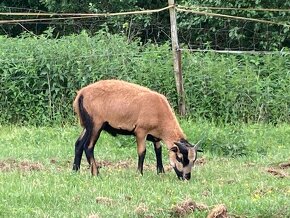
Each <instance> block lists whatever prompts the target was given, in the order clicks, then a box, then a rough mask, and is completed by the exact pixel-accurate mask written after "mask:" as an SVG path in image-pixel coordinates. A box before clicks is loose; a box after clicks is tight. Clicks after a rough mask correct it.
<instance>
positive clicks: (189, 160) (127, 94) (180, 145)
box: [73, 80, 198, 180]
mask: <svg viewBox="0 0 290 218" xmlns="http://www.w3.org/2000/svg"><path fill="white" fill-rule="evenodd" d="M73 106H74V110H75V112H76V113H77V115H78V117H79V120H80V124H81V126H82V127H83V128H84V129H83V131H82V134H81V135H80V137H79V138H78V140H77V141H76V144H75V159H74V165H73V170H75V171H77V170H79V169H80V162H81V158H82V153H83V150H85V154H86V157H87V160H88V162H89V164H90V165H91V173H92V175H97V174H98V167H97V164H96V161H95V158H94V146H95V144H96V142H97V140H98V138H99V136H100V133H101V131H102V130H105V131H106V132H108V133H110V134H111V135H113V136H116V135H118V134H121V135H134V136H135V137H136V140H137V152H138V170H139V171H140V173H141V174H143V163H144V158H145V154H146V144H145V141H146V140H148V141H151V142H153V144H154V148H155V154H156V159H157V173H163V172H164V168H163V164H162V156H161V154H162V149H161V144H160V141H161V140H162V141H163V142H164V143H165V144H166V146H167V148H168V149H169V150H170V152H169V158H170V164H171V166H172V167H173V169H174V170H175V172H176V174H177V176H178V178H181V179H187V180H189V179H190V176H191V168H192V166H193V164H194V162H195V160H196V156H197V154H196V153H197V151H198V148H197V145H195V146H192V145H191V144H190V143H189V142H188V141H187V140H186V137H185V135H184V133H183V132H182V130H181V128H180V126H179V124H178V121H177V119H176V117H175V115H174V112H173V110H172V109H171V107H170V105H169V103H168V101H167V99H166V97H165V96H163V95H161V94H159V93H157V92H154V91H151V90H150V89H148V88H145V87H142V86H139V85H136V84H132V83H128V82H125V81H120V80H101V81H98V82H96V83H93V84H91V85H88V86H86V87H84V88H82V89H81V90H80V91H79V92H78V94H77V96H76V98H75V100H74V103H73Z"/></svg>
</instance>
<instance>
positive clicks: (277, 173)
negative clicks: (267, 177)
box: [266, 168, 288, 178]
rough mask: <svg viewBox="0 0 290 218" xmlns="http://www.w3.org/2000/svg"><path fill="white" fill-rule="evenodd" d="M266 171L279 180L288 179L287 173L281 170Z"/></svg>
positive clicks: (271, 169) (270, 169) (269, 169)
mask: <svg viewBox="0 0 290 218" xmlns="http://www.w3.org/2000/svg"><path fill="white" fill-rule="evenodd" d="M266 171H267V172H268V173H270V174H271V175H273V176H277V177H279V178H285V177H288V175H287V173H286V172H284V171H283V170H279V169H275V168H267V169H266Z"/></svg>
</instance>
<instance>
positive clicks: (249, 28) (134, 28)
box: [0, 0, 290, 50]
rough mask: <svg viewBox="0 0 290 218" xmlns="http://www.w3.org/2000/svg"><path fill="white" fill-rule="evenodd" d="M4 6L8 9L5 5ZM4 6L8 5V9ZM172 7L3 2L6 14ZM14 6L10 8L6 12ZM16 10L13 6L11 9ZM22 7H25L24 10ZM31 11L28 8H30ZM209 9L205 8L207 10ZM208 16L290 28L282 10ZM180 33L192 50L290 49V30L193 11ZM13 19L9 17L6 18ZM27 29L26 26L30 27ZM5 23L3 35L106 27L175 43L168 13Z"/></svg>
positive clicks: (134, 2) (188, 1) (89, 0)
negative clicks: (46, 30) (170, 39)
mask: <svg viewBox="0 0 290 218" xmlns="http://www.w3.org/2000/svg"><path fill="white" fill-rule="evenodd" d="M176 4H178V5H181V6H188V7H192V6H208V7H231V8H276V9H283V8H284V9H289V6H290V3H289V1H278V2H277V1H260V0H257V1H246V0H242V1H225V0H220V1H212V0H202V1H200V0H199V1H192V0H177V1H176ZM1 6H2V7H1ZM3 6H4V7H3ZM165 6H167V1H160V0H158V1H141V0H129V1H123V0H105V1H104V0H98V1H96V0H81V1H79V0H70V1H68V0H61V1H56V0H41V1H35V0H29V1H15V0H12V1H7V0H4V1H2V3H0V11H6V12H7V11H19V10H20V11H27V10H28V11H30V10H37V11H39V10H42V11H47V12H71V13H91V12H97V13H112V12H122V11H133V10H143V9H157V8H161V7H165ZM6 7H8V8H6ZM10 7H12V8H10ZM21 8H22V9H21ZM25 8H26V9H25ZM204 10H205V9H204ZM206 11H207V12H213V13H219V14H225V15H231V16H240V17H246V18H256V19H263V20H270V21H274V22H283V23H288V24H289V16H290V13H289V12H285V11H280V12H272V11H248V10H234V9H233V10H206ZM177 15H178V16H177V18H178V22H177V23H178V34H179V40H180V42H181V43H184V44H185V45H187V46H188V47H189V48H213V49H231V50H281V49H282V48H283V47H289V46H290V45H289V43H290V40H289V26H283V25H280V26H278V25H268V24H263V23H258V22H251V21H242V20H233V19H224V18H216V17H212V16H201V15H195V14H192V13H184V12H178V13H177ZM5 19H7V17H5ZM24 26H25V27H24ZM24 26H23V25H18V24H17V25H4V26H3V27H2V28H1V29H0V34H8V35H10V36H16V35H18V34H19V33H20V32H22V31H26V30H29V31H32V32H34V33H36V34H41V33H43V31H44V30H45V29H47V28H48V27H52V28H54V29H55V31H54V35H55V36H59V35H69V34H72V33H75V34H78V33H80V32H81V31H82V30H84V29H85V30H87V31H88V32H89V33H90V34H94V33H95V32H97V31H99V30H100V29H107V30H109V31H110V33H118V34H120V33H122V34H124V35H126V36H127V38H128V39H130V40H132V39H135V38H141V40H142V42H145V43H146V42H148V41H150V40H151V41H154V42H158V43H164V42H165V41H167V40H168V39H169V37H168V36H169V35H170V24H169V13H168V11H163V12H160V13H157V14H147V15H134V16H132V15H130V16H118V17H107V18H91V19H81V20H73V19H71V20H70V19H68V20H65V21H51V22H42V23H39V22H38V23H29V24H25V25H24Z"/></svg>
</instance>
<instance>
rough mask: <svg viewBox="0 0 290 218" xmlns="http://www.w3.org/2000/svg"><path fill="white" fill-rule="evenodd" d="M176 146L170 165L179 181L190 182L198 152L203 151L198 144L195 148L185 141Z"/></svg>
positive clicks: (171, 154)
mask: <svg viewBox="0 0 290 218" xmlns="http://www.w3.org/2000/svg"><path fill="white" fill-rule="evenodd" d="M174 144H175V145H174V146H173V147H172V148H171V149H170V153H169V158H170V164H171V166H172V167H173V169H174V171H175V173H176V175H177V177H178V178H179V179H186V180H189V179H190V177H191V169H192V167H193V165H194V162H195V161H196V158H197V152H198V151H201V150H200V149H199V148H198V143H197V144H196V145H194V146H193V145H191V144H190V143H189V142H188V141H186V140H184V139H182V140H180V141H179V142H175V143H174Z"/></svg>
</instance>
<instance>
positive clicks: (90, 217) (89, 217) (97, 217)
mask: <svg viewBox="0 0 290 218" xmlns="http://www.w3.org/2000/svg"><path fill="white" fill-rule="evenodd" d="M88 218H100V216H99V215H98V214H91V215H89V216H88Z"/></svg>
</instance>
